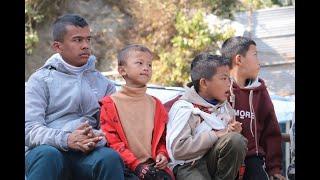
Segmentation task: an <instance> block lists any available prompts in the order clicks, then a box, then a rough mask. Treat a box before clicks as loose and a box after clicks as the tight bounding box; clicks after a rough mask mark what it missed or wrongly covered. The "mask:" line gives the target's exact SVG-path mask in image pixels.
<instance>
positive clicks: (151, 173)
mask: <svg viewBox="0 0 320 180" xmlns="http://www.w3.org/2000/svg"><path fill="white" fill-rule="evenodd" d="M152 58H153V55H152V52H151V51H150V50H149V49H148V48H146V47H144V46H142V45H129V46H127V47H125V48H123V49H122V50H121V51H120V52H119V54H118V72H119V74H120V75H121V76H122V77H123V78H124V80H125V81H126V84H125V85H123V86H122V88H121V90H120V91H118V92H116V93H114V94H113V95H111V96H107V97H104V98H103V100H102V101H101V105H102V107H101V114H100V122H101V129H102V130H103V131H104V133H105V134H106V139H107V141H108V143H109V146H110V147H111V148H113V149H114V150H116V151H117V152H118V153H119V154H120V156H121V157H122V159H123V160H124V163H125V165H126V167H127V171H126V172H125V177H126V178H127V179H164V180H166V179H174V177H173V173H172V172H171V171H170V169H169V168H168V167H167V164H168V160H169V156H168V153H167V150H166V145H165V137H166V135H165V126H166V123H167V119H168V115H167V112H166V110H165V108H164V107H163V105H162V103H161V102H160V101H159V100H158V99H157V98H155V97H152V96H150V95H148V94H146V90H147V86H146V84H147V83H148V81H149V80H150V79H151V75H152Z"/></svg>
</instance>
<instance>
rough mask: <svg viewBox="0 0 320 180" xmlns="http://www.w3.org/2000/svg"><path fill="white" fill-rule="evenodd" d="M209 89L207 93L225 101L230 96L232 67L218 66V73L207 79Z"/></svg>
mask: <svg viewBox="0 0 320 180" xmlns="http://www.w3.org/2000/svg"><path fill="white" fill-rule="evenodd" d="M206 82H207V89H206V91H207V92H206V93H207V94H208V95H209V96H210V97H212V98H214V99H216V100H218V101H220V102H223V101H225V100H227V98H228V97H229V95H230V94H229V90H230V69H229V66H220V67H218V68H217V71H216V74H215V75H213V76H212V77H211V79H209V80H206Z"/></svg>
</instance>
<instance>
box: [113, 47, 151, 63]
mask: <svg viewBox="0 0 320 180" xmlns="http://www.w3.org/2000/svg"><path fill="white" fill-rule="evenodd" d="M131 51H140V52H146V53H149V54H150V55H151V56H152V57H153V53H152V52H151V51H150V49H148V48H147V47H145V46H143V45H141V44H130V45H127V46H126V47H124V48H123V49H121V50H120V51H119V53H118V56H117V58H118V65H119V66H122V65H125V64H126V59H127V57H128V55H129V53H130V52H131Z"/></svg>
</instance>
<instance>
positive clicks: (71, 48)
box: [53, 25, 91, 67]
mask: <svg viewBox="0 0 320 180" xmlns="http://www.w3.org/2000/svg"><path fill="white" fill-rule="evenodd" d="M66 29H67V32H66V34H65V35H64V38H63V42H58V41H55V42H54V43H53V47H54V49H55V51H56V52H58V53H60V54H61V56H62V58H63V60H65V61H66V62H67V63H69V64H71V65H73V66H77V67H80V66H83V65H85V64H86V63H87V61H88V59H89V56H90V54H91V50H90V40H91V36H90V29H89V26H86V27H83V28H82V27H76V26H73V25H67V26H66Z"/></svg>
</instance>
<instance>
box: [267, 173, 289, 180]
mask: <svg viewBox="0 0 320 180" xmlns="http://www.w3.org/2000/svg"><path fill="white" fill-rule="evenodd" d="M270 180H286V178H285V177H284V176H282V175H281V174H274V175H272V176H270Z"/></svg>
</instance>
